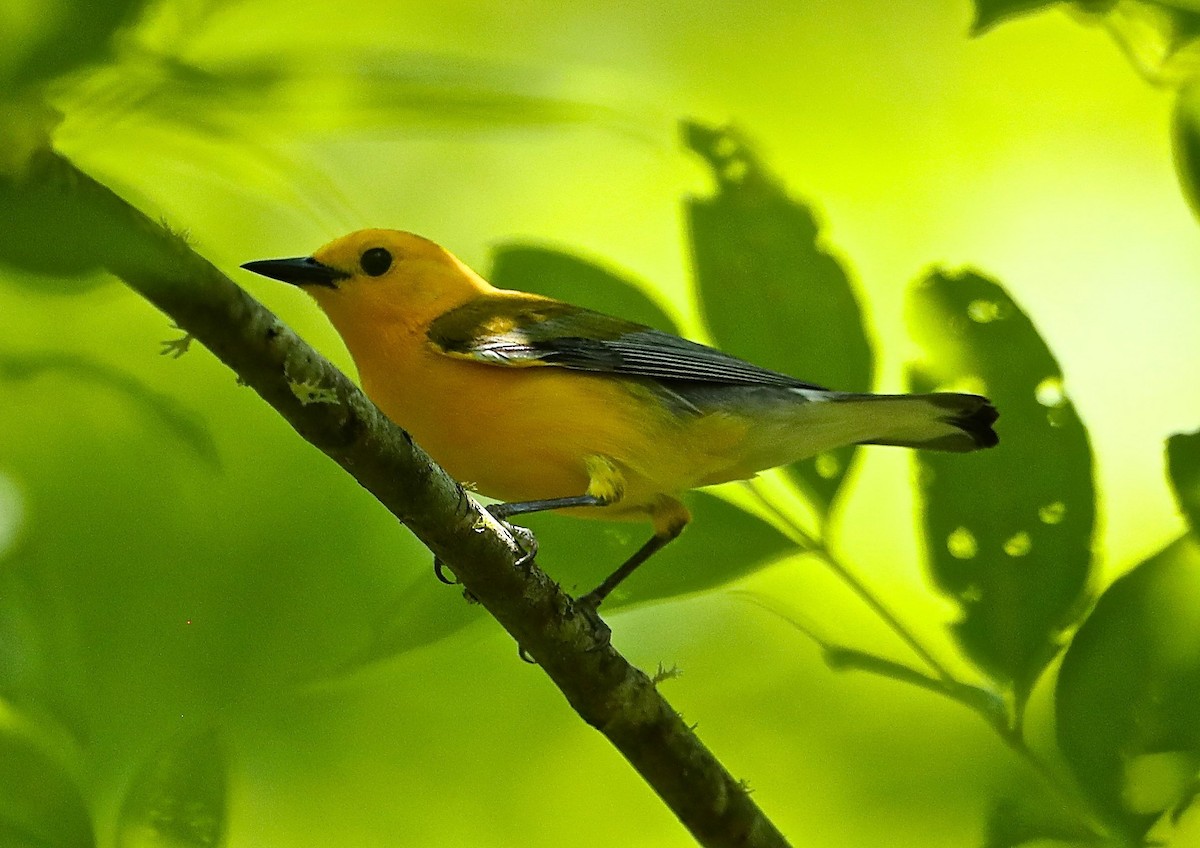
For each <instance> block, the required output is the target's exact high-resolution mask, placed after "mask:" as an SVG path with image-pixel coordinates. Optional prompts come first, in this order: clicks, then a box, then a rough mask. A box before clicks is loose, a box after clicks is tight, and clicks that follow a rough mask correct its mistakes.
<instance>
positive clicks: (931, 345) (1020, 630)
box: [908, 272, 1095, 703]
mask: <svg viewBox="0 0 1200 848" xmlns="http://www.w3.org/2000/svg"><path fill="white" fill-rule="evenodd" d="M908 323H909V326H910V328H911V331H912V334H913V337H914V338H915V339H916V340H917V343H918V344H919V345H920V347H921V351H922V359H921V360H920V361H918V362H916V363H913V364H912V365H911V366H910V368H909V385H910V387H911V388H912V390H913V391H916V392H933V391H967V392H974V393H976V394H981V395H986V396H987V397H989V398H991V399H992V402H993V403H994V404H995V405H996V408H997V409H1000V410H1002V411H1003V412H1002V414H1003V425H1002V430H1003V433H1004V439H1003V445H1004V448H1003V450H994V451H988V452H985V453H978V454H972V455H970V456H966V457H963V456H955V455H953V454H939V453H932V452H929V453H919V454H917V459H916V461H917V480H918V486H919V489H920V494H921V499H922V501H923V504H922V506H923V509H922V516H923V525H924V532H925V547H926V556H927V557H928V559H929V563H930V567H931V569H932V572H933V577H934V580H935V581H936V583H937V585H938V587H939V588H940V589H941V590H942V591H943V592H945V593H946V594H947V595H948V596H949V597H951V598H953V599H954V601H955V603H956V604H958V606H959V608H960V609H961V617H960V618H959V620H958V621H957V622H956V623H955V625H954V634H955V637H956V638H957V639H958V641H959V643H960V644H961V645H962V646H963V649H964V650H965V651H966V652H967V654H968V655H969V656H970V657H971V658H972V659H974V660H975V661H976V662H978V663H979V664H980V665H982V666H983V667H984V668H985V669H987V670H988V672H989V673H990V674H992V675H993V676H994V677H996V678H997V679H998V680H1000V681H1003V682H1005V683H1007V684H1011V685H1012V686H1013V688H1014V690H1015V694H1016V696H1017V699H1018V703H1024V700H1025V698H1026V697H1027V696H1028V695H1029V692H1030V691H1031V690H1032V688H1033V685H1034V683H1036V682H1037V678H1038V676H1039V674H1040V673H1041V671H1042V669H1044V668H1045V667H1046V664H1047V663H1048V662H1050V660H1051V658H1053V656H1054V655H1055V653H1057V651H1058V649H1059V647H1060V644H1061V634H1062V633H1063V631H1064V630H1066V629H1067V628H1068V627H1069V626H1070V625H1072V624H1073V623H1074V622H1075V620H1076V619H1077V618H1078V616H1079V615H1080V614H1081V613H1082V612H1083V607H1082V605H1081V599H1082V597H1083V592H1084V589H1085V587H1086V586H1087V583H1088V577H1089V573H1090V569H1091V559H1092V553H1091V551H1092V528H1093V523H1094V514H1095V495H1094V493H1093V491H1092V454H1091V449H1090V447H1089V445H1088V439H1087V433H1086V431H1085V430H1084V427H1083V424H1082V422H1081V421H1080V420H1079V416H1078V415H1077V414H1076V412H1075V409H1074V407H1073V406H1072V405H1071V402H1070V400H1069V399H1068V398H1067V395H1066V391H1065V389H1064V386H1063V375H1062V370H1061V369H1060V368H1059V366H1058V363H1057V362H1056V361H1055V359H1054V356H1053V355H1052V354H1051V353H1050V350H1049V349H1048V348H1047V347H1046V343H1045V342H1044V341H1043V340H1042V339H1041V337H1040V336H1039V335H1038V332H1037V330H1036V329H1035V328H1034V326H1033V323H1032V322H1031V321H1030V320H1029V318H1028V316H1026V315H1025V313H1024V312H1023V311H1022V310H1021V309H1020V307H1019V306H1017V305H1016V304H1015V303H1014V302H1013V301H1012V298H1011V297H1009V295H1008V294H1007V293H1006V292H1005V291H1004V289H1003V288H1002V287H1001V286H1000V285H999V284H998V283H997V282H995V281H994V280H990V279H988V278H986V277H983V276H981V275H979V274H976V273H971V272H964V273H962V274H957V275H953V276H951V275H947V274H945V273H942V272H934V273H932V274H930V275H929V276H928V277H926V278H925V279H923V280H921V281H919V282H918V283H917V284H916V286H914V287H913V288H912V290H911V291H910V293H909V306H908ZM1051 458H1052V459H1051ZM1031 469H1036V473H1035V474H1030V470H1031Z"/></svg>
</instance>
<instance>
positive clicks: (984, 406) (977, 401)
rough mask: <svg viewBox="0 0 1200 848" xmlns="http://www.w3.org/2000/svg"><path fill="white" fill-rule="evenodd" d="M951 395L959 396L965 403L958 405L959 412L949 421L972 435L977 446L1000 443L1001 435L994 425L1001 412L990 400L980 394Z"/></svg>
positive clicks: (982, 446)
mask: <svg viewBox="0 0 1200 848" xmlns="http://www.w3.org/2000/svg"><path fill="white" fill-rule="evenodd" d="M951 397H957V398H959V399H960V401H965V403H959V404H958V405H957V409H956V410H955V412H956V413H957V414H956V415H953V416H950V417H948V418H947V419H946V421H947V423H949V424H953V425H954V426H955V427H957V428H958V429H960V430H962V431H963V432H964V433H966V434H967V435H968V436H970V437H971V439H972V440H973V441H974V442H975V447H977V448H994V447H995V446H996V445H998V444H1000V437H999V436H998V435H996V431H995V430H993V429H992V425H993V424H995V423H996V419H997V418H999V417H1000V412H999V411H998V410H997V409H996V407H994V406H992V402H991V401H990V400H988V399H987V398H985V397H980V396H979V395H951Z"/></svg>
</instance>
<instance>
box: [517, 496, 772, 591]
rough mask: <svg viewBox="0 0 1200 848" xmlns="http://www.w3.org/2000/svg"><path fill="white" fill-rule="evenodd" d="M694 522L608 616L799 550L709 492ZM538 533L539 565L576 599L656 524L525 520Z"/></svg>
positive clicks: (629, 584)
mask: <svg viewBox="0 0 1200 848" xmlns="http://www.w3.org/2000/svg"><path fill="white" fill-rule="evenodd" d="M687 504H688V507H689V509H691V511H692V523H691V524H689V525H688V527H687V529H686V530H684V532H683V535H682V536H680V537H679V538H678V539H676V540H675V541H674V542H672V543H671V544H669V545H667V547H665V548H663V550H661V551H660V552H659V553H657V554H655V555H654V556H653V557H651V558H650V560H649V561H648V562H646V563H645V564H644V565H642V566H641V567H640V568H639V569H638V570H637V571H636V572H634V574H633V576H632V577H630V578H629V579H628V580H626V581H625V582H624V583H622V584H621V586H620V588H618V589H617V591H616V592H614V593H613V595H612V596H611V597H610V598H609V599H608V600H606V601H605V602H604V609H609V610H611V609H613V608H614V607H617V606H622V605H625V604H631V603H640V602H642V601H649V600H655V599H659V598H670V597H675V596H678V595H683V594H687V593H690V592H699V591H702V590H705V589H711V588H713V587H715V586H720V585H722V584H724V583H728V582H729V581H731V580H734V579H736V578H738V577H741V576H742V575H744V574H749V573H750V572H752V571H754V570H756V569H758V568H761V567H762V566H763V565H765V564H766V563H767V562H769V561H770V560H771V559H773V558H775V557H778V556H781V555H782V554H784V553H788V552H791V551H794V550H796V544H795V543H794V542H793V541H792V540H791V539H789V538H788V537H786V536H785V535H783V534H782V533H780V532H779V531H778V530H776V529H775V528H774V527H772V526H771V525H769V524H767V523H766V522H764V521H763V520H762V519H760V518H758V517H757V516H754V515H751V514H750V513H748V512H745V511H744V510H742V509H739V508H737V507H735V506H733V505H732V504H729V503H727V502H726V501H723V500H721V499H720V498H717V497H715V496H713V495H708V494H705V493H703V492H692V493H691V495H689V497H688V499H687ZM519 523H521V524H523V525H525V526H528V527H529V528H530V529H531V530H533V531H534V532H535V533H536V534H537V538H538V542H539V553H538V564H539V565H540V566H541V567H542V568H544V569H545V570H546V571H547V573H549V574H550V576H551V577H553V578H554V579H555V580H557V581H558V582H559V583H561V584H563V587H564V588H565V589H566V590H567V591H568V592H570V593H571V594H573V595H580V594H583V593H584V592H587V591H589V590H591V589H593V588H595V586H596V585H597V584H598V583H600V581H601V580H603V579H604V578H605V577H607V576H608V574H609V573H610V572H611V571H613V570H614V569H615V568H616V567H617V566H618V565H620V564H621V563H622V562H624V561H625V560H626V559H628V558H629V556H630V554H632V553H633V552H634V551H635V550H637V549H638V548H639V547H641V545H642V543H643V542H645V541H646V540H647V539H649V538H650V532H651V531H650V526H649V525H648V524H634V523H616V522H608V521H599V520H597V521H591V520H587V519H578V518H575V517H570V516H561V515H531V516H529V517H528V519H526V518H525V517H524V516H522V518H521V520H520V522H519Z"/></svg>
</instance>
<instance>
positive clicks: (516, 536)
mask: <svg viewBox="0 0 1200 848" xmlns="http://www.w3.org/2000/svg"><path fill="white" fill-rule="evenodd" d="M505 506H507V504H491V505H490V506H486V507H484V509H486V510H487V511H488V514H489V515H490V516H492V518H494V519H496V521H498V522H500V524H501V525H502V526H503V527H504V529H505V530H507V531H508V534H509V535H510V536H512V538H513V541H514V542H516V543H517V549H518V550H520V551H521V554H520V556H518V557H517V559H516V562H514V563H513V565H515V566H516V567H517V568H524V567H525V566H527V565H529V563H531V562H533V559H534V557H536V556H537V552H538V540H537V536H535V535H533V531H532V530H530V529H529V528H528V527H522V526H521V525H519V524H512V523H511V522H509V520H508V519H507V518H505V515H504V510H503V507H505Z"/></svg>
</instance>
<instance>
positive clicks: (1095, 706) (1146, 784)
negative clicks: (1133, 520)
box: [1057, 536, 1200, 838]
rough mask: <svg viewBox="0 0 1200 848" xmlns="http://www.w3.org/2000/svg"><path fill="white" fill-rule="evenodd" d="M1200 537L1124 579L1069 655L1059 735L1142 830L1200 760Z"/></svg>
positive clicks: (1107, 799)
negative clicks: (1198, 693)
mask: <svg viewBox="0 0 1200 848" xmlns="http://www.w3.org/2000/svg"><path fill="white" fill-rule="evenodd" d="M1198 634H1200V541H1197V539H1196V537H1195V536H1185V537H1183V538H1181V539H1179V540H1177V541H1176V542H1174V543H1173V544H1171V545H1169V546H1168V547H1167V548H1166V549H1164V550H1163V551H1161V552H1159V553H1158V554H1155V555H1154V556H1153V557H1151V558H1150V559H1149V560H1147V561H1146V562H1144V563H1142V564H1141V565H1139V566H1138V567H1137V568H1136V569H1134V570H1133V571H1132V572H1130V573H1129V574H1127V575H1125V576H1124V577H1122V578H1121V579H1120V580H1118V581H1117V582H1116V583H1114V584H1113V585H1112V587H1110V588H1109V589H1108V591H1107V592H1105V593H1104V595H1103V596H1102V597H1101V598H1100V600H1099V601H1098V602H1097V604H1096V608H1095V611H1094V612H1093V613H1092V614H1091V616H1090V617H1089V618H1088V620H1087V621H1086V622H1084V624H1083V626H1082V627H1081V628H1080V630H1079V633H1078V634H1077V635H1076V636H1075V639H1074V641H1073V642H1072V643H1071V646H1070V648H1069V649H1068V650H1067V653H1066V656H1065V657H1064V659H1063V664H1062V670H1061V672H1060V674H1059V678H1058V687H1057V726H1058V741H1059V745H1060V746H1061V748H1062V751H1063V753H1064V755H1065V756H1066V758H1067V760H1068V761H1069V762H1070V764H1071V767H1072V768H1073V769H1074V772H1075V776H1076V778H1077V779H1078V780H1079V783H1080V785H1081V786H1083V787H1084V789H1085V790H1086V791H1087V792H1088V793H1089V794H1090V795H1091V796H1092V797H1093V798H1094V799H1095V800H1096V802H1097V803H1098V804H1099V805H1100V806H1101V807H1102V808H1103V809H1104V810H1105V811H1106V812H1107V813H1108V816H1109V818H1110V819H1112V820H1114V821H1116V822H1119V823H1120V824H1121V825H1122V827H1123V828H1124V829H1125V830H1126V831H1127V832H1128V834H1129V835H1130V836H1131V837H1134V838H1140V836H1141V835H1142V834H1143V833H1144V832H1145V830H1146V828H1148V827H1149V826H1150V825H1151V824H1152V823H1153V822H1154V820H1155V819H1156V818H1158V816H1159V814H1160V813H1161V812H1163V811H1165V810H1169V809H1172V808H1174V807H1175V806H1176V805H1177V804H1178V803H1180V802H1181V801H1185V800H1186V799H1187V798H1188V797H1189V796H1190V794H1191V793H1192V792H1193V791H1194V788H1193V783H1194V778H1195V774H1196V771H1197V769H1198V768H1200V698H1197V696H1196V693H1197V692H1200V635H1198Z"/></svg>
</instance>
